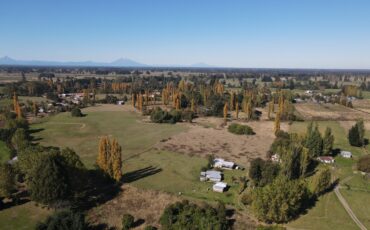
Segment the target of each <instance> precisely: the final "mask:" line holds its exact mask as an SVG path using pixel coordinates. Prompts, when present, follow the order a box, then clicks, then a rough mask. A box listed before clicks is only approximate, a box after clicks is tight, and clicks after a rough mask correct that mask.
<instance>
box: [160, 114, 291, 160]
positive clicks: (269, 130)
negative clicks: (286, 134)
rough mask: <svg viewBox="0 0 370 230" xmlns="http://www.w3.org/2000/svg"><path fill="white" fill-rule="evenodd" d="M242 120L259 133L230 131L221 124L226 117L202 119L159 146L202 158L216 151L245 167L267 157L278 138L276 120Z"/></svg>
mask: <svg viewBox="0 0 370 230" xmlns="http://www.w3.org/2000/svg"><path fill="white" fill-rule="evenodd" d="M238 123H241V124H247V125H249V126H251V127H252V128H253V130H254V132H255V133H256V134H255V135H251V136H245V135H235V134H232V133H229V132H228V131H227V127H222V126H221V125H220V124H222V118H200V119H196V120H195V121H194V123H192V124H189V129H188V130H187V131H185V132H182V133H180V134H177V135H174V136H172V137H171V138H169V139H167V140H163V141H162V142H160V143H158V144H157V145H156V147H157V148H158V149H163V150H168V151H173V152H178V153H184V154H189V155H198V156H202V157H206V156H207V155H209V154H213V155H215V156H217V157H222V158H225V159H227V160H232V161H235V162H237V163H238V164H241V165H244V166H247V165H248V164H249V161H250V160H252V159H254V158H256V157H262V158H265V156H266V153H267V151H268V150H269V148H270V145H271V144H272V142H273V140H274V139H275V135H274V122H272V121H252V122H246V123H242V122H238ZM204 124H210V126H209V128H206V127H205V126H204ZM229 124H230V122H229ZM281 126H282V129H283V130H288V124H287V123H282V124H281ZM212 127H215V128H212Z"/></svg>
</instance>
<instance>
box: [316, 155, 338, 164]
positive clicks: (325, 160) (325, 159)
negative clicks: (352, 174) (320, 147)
mask: <svg viewBox="0 0 370 230" xmlns="http://www.w3.org/2000/svg"><path fill="white" fill-rule="evenodd" d="M317 160H318V161H320V162H321V163H325V164H332V163H334V158H333V157H330V156H321V157H318V158H317Z"/></svg>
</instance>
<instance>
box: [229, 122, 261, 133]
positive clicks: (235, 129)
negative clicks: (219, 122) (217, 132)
mask: <svg viewBox="0 0 370 230" xmlns="http://www.w3.org/2000/svg"><path fill="white" fill-rule="evenodd" d="M228 130H229V132H230V133H234V134H237V135H254V134H255V133H254V131H253V129H252V128H251V127H249V126H248V125H239V124H235V123H234V124H231V125H229V128H228Z"/></svg>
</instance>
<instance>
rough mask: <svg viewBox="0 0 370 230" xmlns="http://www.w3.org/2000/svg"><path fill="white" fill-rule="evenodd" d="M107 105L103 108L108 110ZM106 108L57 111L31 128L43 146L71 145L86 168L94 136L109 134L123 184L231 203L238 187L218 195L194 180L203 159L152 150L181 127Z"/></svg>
mask: <svg viewBox="0 0 370 230" xmlns="http://www.w3.org/2000/svg"><path fill="white" fill-rule="evenodd" d="M112 106H113V105H109V108H111V107H112ZM106 108H108V107H107V106H101V107H97V108H88V109H85V110H83V111H82V112H83V113H85V114H86V115H87V116H85V117H82V118H73V117H71V116H70V114H69V113H61V114H58V115H56V116H54V117H50V118H48V119H45V120H44V121H43V122H42V123H40V124H35V125H32V129H34V130H36V131H37V132H36V133H35V134H34V136H35V138H39V139H40V142H41V144H43V145H53V146H60V147H71V148H73V149H74V150H75V151H76V152H77V153H78V154H79V155H80V156H81V159H82V160H83V162H84V163H85V164H86V165H87V166H88V167H92V166H93V164H94V163H95V159H96V156H97V152H98V141H99V137H101V136H103V135H112V136H113V137H115V138H117V140H118V142H119V143H120V144H121V145H122V148H123V151H122V155H123V172H124V178H125V179H124V181H126V183H132V184H133V185H135V186H137V187H139V188H144V189H154V190H160V191H165V192H170V193H174V194H177V195H178V194H181V195H182V196H186V197H190V198H196V199H202V200H208V201H218V200H222V201H223V202H225V203H229V204H232V203H236V195H235V194H236V192H237V190H238V186H237V185H235V186H232V187H231V188H230V190H229V191H228V192H226V193H224V194H219V193H214V192H213V191H212V183H206V182H200V181H199V173H200V169H201V167H202V166H205V165H206V163H207V162H206V159H204V158H200V157H196V156H193V157H191V156H189V155H185V154H179V153H174V152H167V151H162V150H157V149H156V148H155V147H153V146H154V145H155V144H156V143H158V142H160V141H161V140H163V139H166V138H169V137H171V136H172V135H174V134H176V133H179V132H182V131H185V130H186V129H187V128H186V125H185V124H176V125H170V124H153V123H149V122H146V121H145V120H144V119H143V117H142V116H139V115H137V114H136V113H133V112H127V111H125V110H124V108H125V107H124V106H123V107H120V106H116V107H115V108H116V109H117V108H122V111H120V110H119V109H118V111H107V110H106ZM245 174H246V172H245V171H239V170H233V171H225V181H226V182H228V184H230V185H231V184H232V180H231V177H232V176H234V177H239V176H243V175H245Z"/></svg>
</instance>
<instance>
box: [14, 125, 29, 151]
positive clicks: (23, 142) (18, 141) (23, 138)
mask: <svg viewBox="0 0 370 230" xmlns="http://www.w3.org/2000/svg"><path fill="white" fill-rule="evenodd" d="M11 142H12V145H13V147H14V149H16V150H17V151H20V150H22V149H24V148H25V147H27V146H28V144H29V143H28V140H27V134H26V130H25V129H23V128H18V129H16V131H15V132H14V134H13V136H12V140H11Z"/></svg>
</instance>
